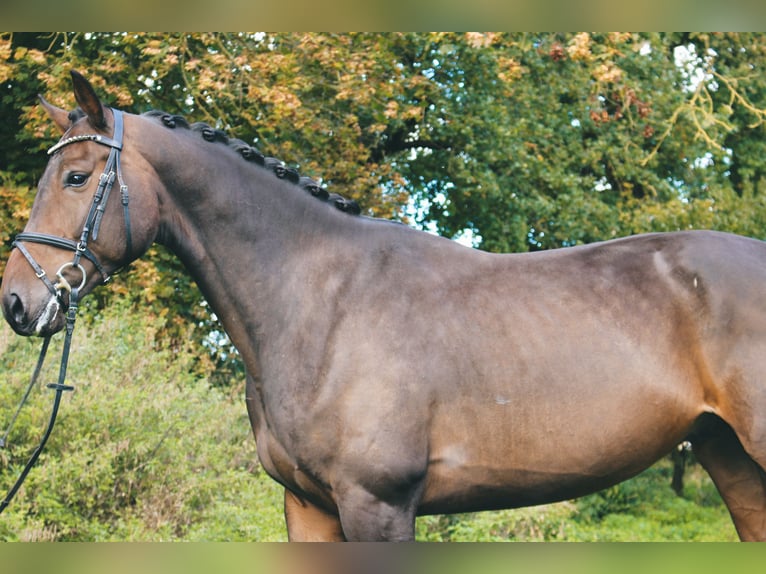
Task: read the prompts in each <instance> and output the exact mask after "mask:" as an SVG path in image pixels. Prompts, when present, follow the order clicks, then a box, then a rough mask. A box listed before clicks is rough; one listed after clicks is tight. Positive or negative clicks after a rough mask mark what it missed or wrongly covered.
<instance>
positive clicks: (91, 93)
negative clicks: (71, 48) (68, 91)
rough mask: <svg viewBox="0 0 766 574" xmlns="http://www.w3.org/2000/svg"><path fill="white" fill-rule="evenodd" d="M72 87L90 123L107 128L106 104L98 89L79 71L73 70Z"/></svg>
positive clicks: (96, 126)
mask: <svg viewBox="0 0 766 574" xmlns="http://www.w3.org/2000/svg"><path fill="white" fill-rule="evenodd" d="M70 73H71V74H72V87H73V88H74V97H75V99H76V100H77V103H78V104H79V106H80V109H81V110H82V111H84V112H85V115H87V116H88V119H89V120H90V123H91V125H92V126H93V127H95V128H105V127H106V119H105V113H104V105H103V104H102V103H101V100H100V99H99V98H98V95H96V90H94V89H93V86H91V85H90V82H89V81H88V80H86V79H85V77H84V76H83V75H82V74H80V73H79V72H75V71H74V70H72V71H71V72H70Z"/></svg>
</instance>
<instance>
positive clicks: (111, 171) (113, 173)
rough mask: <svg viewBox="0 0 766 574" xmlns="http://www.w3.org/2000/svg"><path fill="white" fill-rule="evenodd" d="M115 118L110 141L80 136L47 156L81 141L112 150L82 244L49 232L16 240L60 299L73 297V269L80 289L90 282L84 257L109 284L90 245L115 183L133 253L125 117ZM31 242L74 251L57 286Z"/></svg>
mask: <svg viewBox="0 0 766 574" xmlns="http://www.w3.org/2000/svg"><path fill="white" fill-rule="evenodd" d="M112 113H113V115H114V134H113V135H114V137H113V138H108V137H105V136H102V135H98V134H88V135H79V136H73V137H70V138H66V139H63V140H61V141H60V142H58V143H57V144H56V145H54V146H53V147H51V148H50V149H49V150H48V155H53V154H54V153H56V152H57V151H59V150H60V149H61V148H63V147H66V146H68V145H71V144H74V143H78V142H94V143H97V144H100V145H104V146H107V147H109V148H110V151H109V157H108V158H107V160H106V164H105V165H104V171H103V173H102V174H101V176H100V177H99V180H98V187H97V188H96V193H95V194H94V195H93V201H92V202H91V205H90V210H89V211H88V216H87V217H86V218H85V225H84V226H83V229H82V233H81V234H80V240H79V241H73V240H72V239H67V238H65V237H58V236H56V235H49V234H47V233H38V232H34V231H25V232H22V233H19V234H18V235H17V236H16V238H15V239H14V241H13V247H16V248H18V250H19V251H21V254H22V255H24V257H25V258H26V260H27V261H28V262H29V264H30V265H31V266H32V269H33V270H34V272H35V275H37V277H38V278H39V279H40V280H41V281H43V283H45V286H46V287H47V288H48V290H49V291H50V292H51V294H52V295H54V296H55V297H57V298H59V300H60V299H61V290H62V289H63V290H65V291H67V292H69V293H70V294H71V292H72V285H70V283H69V281H67V279H66V278H65V277H64V274H63V273H64V270H65V269H67V268H69V267H72V268H74V269H77V270H78V271H79V272H80V273H81V275H82V280H81V282H80V285H79V289H82V288H83V287H84V286H85V283H86V282H87V274H86V273H85V269H84V268H83V266H82V265H81V264H80V260H81V259H82V258H83V257H85V258H86V259H87V260H89V261H90V262H91V263H92V264H93V266H94V267H95V268H96V270H97V271H98V272H99V274H100V275H101V279H102V283H106V282H107V281H109V279H110V276H109V274H108V273H107V272H106V270H105V269H104V266H103V265H102V264H101V263H100V262H99V260H98V258H97V257H96V255H95V254H94V253H93V252H92V251H91V250H90V249H89V248H88V242H89V241H90V240H91V239H92V240H93V241H96V240H97V239H98V233H99V230H100V228H101V219H102V217H103V216H104V210H105V209H106V202H107V200H108V199H109V194H110V193H111V191H112V187H113V186H114V180H115V178H116V179H117V181H118V183H119V185H120V199H121V202H122V209H123V215H124V219H125V234H126V244H127V247H126V251H127V253H128V254H130V253H131V252H132V249H133V246H132V237H131V228H130V209H129V206H128V186H127V185H125V182H124V181H123V179H122V170H121V168H120V152H121V151H122V134H123V117H122V112H121V111H120V110H114V109H113V110H112ZM25 241H26V242H29V243H41V244H43V245H49V246H51V247H57V248H59V249H65V250H68V251H73V252H74V259H73V260H72V261H71V262H67V263H64V265H62V266H61V267H60V268H59V269H58V271H57V272H56V277H57V278H58V282H57V283H55V284H54V283H53V282H52V281H51V280H50V279H48V277H47V276H46V273H45V270H44V269H43V268H42V267H41V266H40V265H39V264H38V263H37V262H36V261H35V259H34V258H33V257H32V255H31V254H30V253H29V251H28V250H27V248H26V247H25V246H24V244H23V242H25Z"/></svg>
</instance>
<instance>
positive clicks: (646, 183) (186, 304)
mask: <svg viewBox="0 0 766 574" xmlns="http://www.w3.org/2000/svg"><path fill="white" fill-rule="evenodd" d="M765 40H766V35H763V34H728V33H727V34H616V33H615V34H587V33H580V34H552V33H540V34H492V33H481V34H480V33H468V34H458V33H431V34H416V33H407V34H394V33H386V34H369V33H365V34H305V33H285V34H265V33H263V34H232V33H225V34H145V33H143V34H127V33H77V34H64V33H55V34H33V33H24V34H19V33H14V34H2V35H0V100H1V101H2V107H1V108H0V121H1V122H2V125H3V127H4V132H5V133H6V134H13V137H6V138H4V139H3V140H2V141H0V157H2V163H0V222H1V223H2V230H3V237H2V239H3V247H4V249H3V252H2V253H0V256H2V259H3V260H4V259H5V255H7V252H8V249H9V247H10V241H11V237H12V236H13V234H15V232H17V231H18V230H19V228H20V226H21V224H22V223H23V221H25V220H26V217H27V215H28V210H29V206H30V205H31V201H32V198H33V195H34V193H33V191H32V186H33V185H34V182H35V181H36V180H37V179H38V177H39V175H40V173H41V171H42V169H43V167H44V165H45V161H46V158H45V149H46V148H47V147H48V146H49V145H50V144H51V143H52V142H54V141H55V140H56V139H57V137H58V134H56V133H55V131H54V129H53V128H52V127H51V125H50V122H49V121H48V119H47V118H46V117H45V115H44V112H43V111H42V110H41V109H40V107H39V106H37V105H36V94H37V93H44V94H45V96H46V98H48V99H49V100H51V101H52V102H53V103H55V104H57V105H60V106H63V107H73V106H74V102H73V101H72V96H71V89H70V87H69V78H68V72H69V70H70V69H78V70H82V71H87V74H88V77H89V79H90V80H91V81H92V82H93V83H94V85H95V86H96V87H97V89H98V90H99V91H100V93H101V94H102V95H103V97H104V99H105V100H106V101H107V102H108V103H110V104H113V105H115V106H118V107H121V108H123V109H126V110H127V111H132V112H143V111H146V110H148V109H150V108H160V109H164V110H165V111H167V112H171V113H180V114H184V115H187V116H188V117H189V118H190V119H192V120H193V121H199V120H202V121H207V122H209V123H211V124H213V125H215V126H216V127H218V128H221V129H225V130H226V131H228V132H229V133H230V134H231V135H232V136H234V137H238V138H241V139H243V140H245V141H248V142H252V143H254V144H255V145H257V146H258V147H260V148H261V149H262V151H264V152H265V153H266V154H267V155H272V156H276V157H280V158H282V159H283V160H285V161H286V162H288V163H289V164H291V165H295V166H298V167H299V168H300V171H301V172H302V173H304V174H306V175H309V176H311V177H314V178H316V179H318V180H320V181H322V183H323V184H325V185H326V186H328V187H329V188H331V189H332V190H333V191H336V192H338V193H341V194H343V195H346V196H349V197H351V198H354V199H357V200H358V201H359V202H360V203H361V204H362V206H363V207H364V208H365V212H366V213H367V214H368V215H375V216H382V217H389V218H395V219H401V220H405V221H408V222H410V223H412V224H414V225H418V226H422V227H428V228H433V229H435V230H436V231H438V232H439V233H441V234H444V235H446V236H449V237H456V236H460V235H465V234H466V230H467V231H469V232H470V233H471V234H472V237H473V238H474V242H475V243H477V244H479V245H480V246H481V247H482V248H484V249H488V250H492V251H526V250H538V249H547V248H551V247H559V246H566V245H573V244H577V243H583V242H591V241H596V240H601V239H608V238H612V237H616V236H621V235H628V234H631V233H637V232H643V231H660V230H674V229H687V228H691V227H698V228H716V229H722V230H729V231H736V232H739V233H744V234H747V235H752V236H755V237H761V238H766V200H765V199H764V198H765V197H766V191H765V190H764V174H766V165H765V163H764V162H766V154H764V153H763V152H764V146H766V143H764V142H766V138H764V110H765V109H766V74H764V69H763V68H764V62H765V54H764V46H765V45H766V42H765ZM115 294H117V295H118V296H120V297H130V298H133V300H134V301H135V302H137V303H138V302H140V303H141V304H142V306H146V303H147V302H148V303H149V306H148V308H149V309H150V312H151V313H153V314H154V315H157V316H160V317H163V318H164V320H165V328H164V329H163V330H161V334H162V336H163V337H165V339H166V340H170V341H171V344H176V343H178V342H180V341H181V340H182V339H183V338H184V337H186V336H187V331H188V329H187V327H186V325H188V324H189V323H191V324H193V325H195V326H197V327H198V328H197V329H196V331H195V335H194V336H195V337H196V338H197V339H198V340H199V341H200V342H203V343H207V344H208V347H209V348H210V349H211V352H212V354H211V356H210V358H211V359H212V361H211V362H203V363H201V364H200V365H199V366H200V368H204V369H212V368H214V367H216V368H219V369H220V367H221V366H222V365H225V364H226V365H230V364H231V363H230V362H229V361H228V357H229V356H230V349H227V348H225V346H224V347H222V346H221V345H220V344H219V339H220V338H219V337H218V336H217V334H216V330H217V329H218V327H217V325H216V322H215V320H214V318H212V317H210V316H209V313H208V311H207V308H206V307H205V306H204V303H203V301H202V300H201V298H200V295H199V294H198V292H197V290H196V289H195V288H194V286H193V285H192V284H191V282H190V280H189V279H188V277H187V275H186V274H185V273H183V272H182V270H181V269H180V268H179V264H178V263H177V262H176V261H175V259H174V258H172V257H171V256H170V255H169V254H168V253H167V252H165V251H164V250H162V249H160V248H156V249H153V250H152V252H151V253H150V256H149V257H148V258H145V259H144V260H143V261H141V262H137V263H136V264H134V267H133V270H132V271H131V272H130V273H129V274H126V275H125V276H124V277H122V278H120V279H118V280H117V281H115V282H114V283H113V284H112V286H111V288H110V290H102V291H101V292H100V294H97V295H95V296H94V297H93V298H91V305H92V306H93V307H94V308H95V309H98V308H100V307H101V306H103V305H105V304H106V303H107V302H108V300H109V298H110V297H112V296H114V295H115ZM224 373H226V375H225V376H228V373H227V372H226V371H224Z"/></svg>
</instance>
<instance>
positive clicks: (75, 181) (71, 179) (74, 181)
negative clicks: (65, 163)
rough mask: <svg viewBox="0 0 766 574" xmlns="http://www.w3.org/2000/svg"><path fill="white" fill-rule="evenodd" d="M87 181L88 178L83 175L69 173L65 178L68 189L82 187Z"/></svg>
mask: <svg viewBox="0 0 766 574" xmlns="http://www.w3.org/2000/svg"><path fill="white" fill-rule="evenodd" d="M87 181H88V176H87V175H85V174H84V173H70V174H69V175H68V176H67V178H66V185H67V186H68V187H82V186H83V185H85V182H87Z"/></svg>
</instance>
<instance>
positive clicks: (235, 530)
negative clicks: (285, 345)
mask: <svg viewBox="0 0 766 574" xmlns="http://www.w3.org/2000/svg"><path fill="white" fill-rule="evenodd" d="M154 329H155V327H154V326H153V325H152V324H151V322H150V321H149V320H148V319H146V318H144V317H140V316H138V315H135V314H132V315H131V314H130V313H129V312H128V311H127V310H126V309H122V308H115V309H113V310H111V311H110V312H108V313H107V314H106V315H105V316H103V317H101V318H99V319H98V320H95V321H92V322H87V321H83V322H82V324H78V326H77V329H76V331H75V336H74V343H73V349H72V355H71V359H70V369H69V374H68V377H67V382H68V383H69V384H72V385H74V386H75V391H74V392H73V393H66V394H65V395H64V397H63V400H62V404H61V409H60V413H59V418H58V421H57V423H56V427H55V428H54V431H53V434H52V435H51V438H50V440H49V442H48V445H47V446H46V449H45V451H44V452H43V454H42V456H41V457H40V460H39V461H38V463H37V465H36V466H35V468H33V470H32V471H31V473H30V474H29V476H28V477H27V480H26V482H25V484H24V486H23V487H22V488H21V490H20V491H19V493H18V494H17V495H16V498H15V499H14V500H13V502H12V503H11V505H10V506H9V507H8V508H7V509H6V510H5V512H4V513H3V520H2V521H0V540H6V541H12V540H67V541H72V540H77V541H104V540H179V539H184V540H282V539H284V538H285V528H284V521H283V518H282V513H281V506H282V495H281V488H280V487H279V486H278V485H277V484H276V483H275V482H274V481H272V480H271V479H270V478H269V477H267V476H266V475H265V473H263V471H262V469H261V468H260V466H259V464H258V462H257V457H256V453H255V442H254V440H253V437H252V432H251V430H250V425H249V422H248V420H247V415H246V412H245V406H244V400H243V394H244V392H243V390H242V385H241V383H237V382H234V383H232V387H233V388H235V389H236V390H232V389H231V388H230V389H228V390H223V389H218V388H212V387H211V386H210V385H209V384H208V382H207V381H206V380H205V379H204V378H200V377H199V376H197V375H194V374H191V369H190V368H189V366H190V365H191V363H192V361H193V358H194V351H193V350H192V349H176V350H170V349H163V348H159V347H158V345H157V344H156V343H155V342H154V340H155V337H154V333H153V331H154ZM61 338H62V337H61V335H59V336H57V337H56V339H58V342H59V344H60V340H61ZM39 345H40V341H39V340H28V339H22V338H20V337H17V336H15V335H14V334H13V333H12V332H10V330H9V329H8V327H7V326H5V324H3V327H2V331H1V332H0V352H2V356H1V358H0V371H2V372H3V374H4V380H5V381H6V382H5V383H4V384H3V385H2V388H0V421H2V423H0V424H2V425H3V431H4V425H5V424H6V422H7V421H8V420H9V419H10V417H11V416H12V413H13V411H14V410H15V408H16V405H17V403H18V401H19V400H20V398H21V396H22V394H23V390H24V388H25V385H26V384H27V381H28V377H29V375H30V374H31V371H32V367H33V365H34V362H35V360H36V356H37V352H38V349H39ZM56 347H57V345H56V344H54V343H53V342H52V343H51V349H50V352H49V359H48V361H47V365H46V368H45V370H44V372H43V376H42V377H41V381H42V382H49V381H51V380H55V379H56V374H57V371H58V357H59V356H58V352H60V351H58V349H57V348H56ZM52 399H53V393H52V391H50V390H49V389H47V388H45V385H44V384H39V385H38V387H37V388H36V389H35V390H34V391H33V392H32V395H31V397H30V402H29V403H28V404H27V406H26V407H25V408H24V410H23V411H22V413H21V415H20V417H19V420H18V422H17V425H16V427H15V428H14V430H13V432H12V433H11V436H10V439H9V443H10V446H9V448H8V449H6V450H3V451H0V472H2V474H1V475H0V487H2V489H3V494H4V493H5V492H6V491H7V489H8V488H9V487H10V486H11V485H12V484H13V482H14V481H15V480H16V477H17V475H18V473H19V472H20V470H21V468H22V467H23V465H24V464H25V462H26V460H27V459H28V457H29V455H30V453H31V451H32V449H33V448H34V446H35V445H36V444H37V443H38V441H39V439H40V435H41V433H42V430H43V429H44V427H45V425H46V424H47V419H48V416H49V409H50V405H51V404H52Z"/></svg>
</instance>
